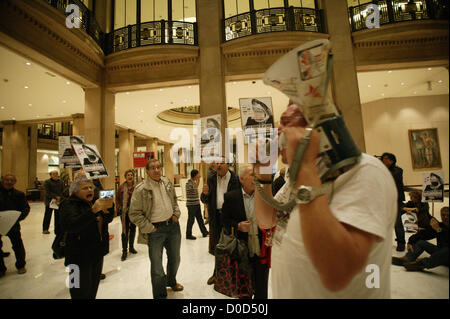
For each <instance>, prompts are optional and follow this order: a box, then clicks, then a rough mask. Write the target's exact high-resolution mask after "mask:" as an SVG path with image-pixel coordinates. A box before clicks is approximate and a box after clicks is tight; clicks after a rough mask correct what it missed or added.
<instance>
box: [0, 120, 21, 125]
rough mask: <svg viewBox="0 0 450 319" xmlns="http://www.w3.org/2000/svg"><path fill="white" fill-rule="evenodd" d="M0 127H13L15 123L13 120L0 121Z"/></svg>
mask: <svg viewBox="0 0 450 319" xmlns="http://www.w3.org/2000/svg"><path fill="white" fill-rule="evenodd" d="M0 123H2V125H15V124H16V123H17V121H15V120H8V121H1V122H0Z"/></svg>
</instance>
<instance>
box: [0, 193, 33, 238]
mask: <svg viewBox="0 0 450 319" xmlns="http://www.w3.org/2000/svg"><path fill="white" fill-rule="evenodd" d="M4 210H17V211H19V212H21V214H20V216H19V219H18V220H17V222H16V223H15V224H14V225H13V227H12V228H11V230H10V231H9V232H14V231H19V230H20V224H19V222H20V221H21V220H24V219H25V218H26V217H27V216H28V214H29V213H30V205H28V202H27V199H26V197H25V193H24V192H21V191H19V190H17V189H15V188H13V189H11V190H6V189H5V188H3V186H2V185H0V214H1V213H2V211H4Z"/></svg>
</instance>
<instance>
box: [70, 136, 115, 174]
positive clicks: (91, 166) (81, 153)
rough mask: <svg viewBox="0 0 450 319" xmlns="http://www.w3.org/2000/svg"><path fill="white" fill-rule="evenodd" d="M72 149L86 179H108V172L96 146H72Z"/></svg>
mask: <svg viewBox="0 0 450 319" xmlns="http://www.w3.org/2000/svg"><path fill="white" fill-rule="evenodd" d="M73 148H74V150H75V153H76V154H77V156H78V159H79V160H80V163H81V165H82V167H83V170H84V171H85V172H86V177H87V178H88V179H96V178H104V177H108V172H107V171H106V167H105V165H104V164H103V161H102V158H101V157H100V153H99V151H98V150H97V146H95V145H93V144H74V145H73Z"/></svg>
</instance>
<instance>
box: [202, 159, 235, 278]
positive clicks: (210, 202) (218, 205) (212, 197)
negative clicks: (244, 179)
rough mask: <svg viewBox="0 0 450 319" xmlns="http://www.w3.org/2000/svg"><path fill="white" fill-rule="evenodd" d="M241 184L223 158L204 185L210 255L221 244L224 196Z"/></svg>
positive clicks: (203, 197)
mask: <svg viewBox="0 0 450 319" xmlns="http://www.w3.org/2000/svg"><path fill="white" fill-rule="evenodd" d="M239 188H240V183H239V179H238V178H237V176H236V174H235V173H234V172H232V171H231V170H229V165H228V163H226V162H225V158H222V159H221V160H220V161H219V162H218V163H217V167H216V174H212V175H210V176H209V177H208V181H207V184H204V185H203V191H202V194H201V196H200V200H201V201H202V203H204V204H207V206H208V215H209V236H210V238H209V253H210V254H212V255H214V251H215V248H216V245H217V243H218V242H219V238H220V232H221V231H222V216H221V215H222V205H223V195H224V194H225V193H226V192H229V191H231V190H233V189H239ZM215 274H216V267H215V266H214V273H213V275H212V277H210V278H209V279H208V285H212V284H213V283H214V281H215Z"/></svg>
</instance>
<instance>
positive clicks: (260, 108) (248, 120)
mask: <svg viewBox="0 0 450 319" xmlns="http://www.w3.org/2000/svg"><path fill="white" fill-rule="evenodd" d="M239 106H240V108H241V123H242V131H243V132H244V134H245V136H249V135H254V134H257V132H258V129H266V130H267V131H269V130H270V129H271V128H273V127H274V122H273V108H272V98H271V97H256V98H244V99H239ZM249 129H253V130H254V134H251V133H250V132H251V131H250V132H249Z"/></svg>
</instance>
